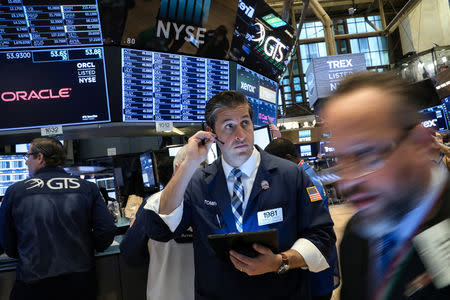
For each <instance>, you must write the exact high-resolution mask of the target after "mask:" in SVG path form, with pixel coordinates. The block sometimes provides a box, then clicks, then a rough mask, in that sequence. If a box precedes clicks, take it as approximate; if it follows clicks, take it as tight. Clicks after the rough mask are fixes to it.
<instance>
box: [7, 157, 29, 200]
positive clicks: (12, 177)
mask: <svg viewBox="0 0 450 300" xmlns="http://www.w3.org/2000/svg"><path fill="white" fill-rule="evenodd" d="M25 161H26V158H25V156H24V155H0V196H4V195H5V192H6V190H7V189H8V187H9V186H10V185H12V184H13V183H15V182H18V181H21V180H24V179H26V178H27V177H28V175H29V174H28V167H27V165H26V164H25Z"/></svg>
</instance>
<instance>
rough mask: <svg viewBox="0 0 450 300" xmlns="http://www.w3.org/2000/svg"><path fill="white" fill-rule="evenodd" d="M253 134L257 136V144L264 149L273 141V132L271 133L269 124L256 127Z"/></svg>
mask: <svg viewBox="0 0 450 300" xmlns="http://www.w3.org/2000/svg"><path fill="white" fill-rule="evenodd" d="M253 134H254V138H255V140H254V143H255V145H258V146H259V147H260V148H261V149H263V150H264V149H265V148H266V147H267V145H269V144H270V142H271V141H272V134H271V133H270V129H269V126H263V127H259V128H255V130H254V131H253Z"/></svg>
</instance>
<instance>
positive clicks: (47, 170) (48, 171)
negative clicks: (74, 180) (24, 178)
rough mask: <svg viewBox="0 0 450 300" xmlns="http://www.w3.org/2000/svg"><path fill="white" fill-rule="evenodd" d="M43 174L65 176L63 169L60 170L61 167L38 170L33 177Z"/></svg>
mask: <svg viewBox="0 0 450 300" xmlns="http://www.w3.org/2000/svg"><path fill="white" fill-rule="evenodd" d="M44 173H63V174H67V172H66V171H64V169H63V168H61V167H44V168H41V169H39V170H38V171H37V172H36V173H35V175H38V174H44Z"/></svg>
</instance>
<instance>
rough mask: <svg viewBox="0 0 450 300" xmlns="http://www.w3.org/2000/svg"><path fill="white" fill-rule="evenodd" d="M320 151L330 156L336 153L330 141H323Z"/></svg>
mask: <svg viewBox="0 0 450 300" xmlns="http://www.w3.org/2000/svg"><path fill="white" fill-rule="evenodd" d="M319 151H320V153H321V154H322V155H326V156H330V155H333V153H334V147H331V143H330V141H321V142H320V150H319Z"/></svg>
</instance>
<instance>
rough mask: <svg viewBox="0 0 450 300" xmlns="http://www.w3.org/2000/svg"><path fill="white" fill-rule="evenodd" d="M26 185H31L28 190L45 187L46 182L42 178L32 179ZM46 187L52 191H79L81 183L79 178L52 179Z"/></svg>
mask: <svg viewBox="0 0 450 300" xmlns="http://www.w3.org/2000/svg"><path fill="white" fill-rule="evenodd" d="M25 184H27V185H29V187H27V190H31V189H35V188H43V187H44V181H43V180H42V179H40V178H31V179H29V180H27V181H25ZM45 185H46V186H47V187H48V188H49V189H51V190H62V189H78V188H79V187H80V182H79V180H78V179H77V178H52V179H50V180H49V181H47V182H46V183H45Z"/></svg>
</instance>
